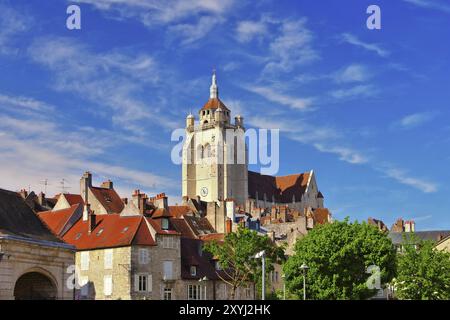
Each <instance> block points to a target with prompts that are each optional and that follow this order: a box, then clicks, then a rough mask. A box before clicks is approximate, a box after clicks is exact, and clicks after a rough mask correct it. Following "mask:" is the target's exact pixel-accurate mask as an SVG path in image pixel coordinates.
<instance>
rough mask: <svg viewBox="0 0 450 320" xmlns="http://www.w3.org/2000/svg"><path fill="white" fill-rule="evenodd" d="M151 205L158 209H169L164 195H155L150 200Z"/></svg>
mask: <svg viewBox="0 0 450 320" xmlns="http://www.w3.org/2000/svg"><path fill="white" fill-rule="evenodd" d="M152 202H153V205H154V206H155V207H157V208H160V209H166V210H168V209H169V204H168V201H167V196H166V194H165V193H160V194H157V195H156V197H154V198H152Z"/></svg>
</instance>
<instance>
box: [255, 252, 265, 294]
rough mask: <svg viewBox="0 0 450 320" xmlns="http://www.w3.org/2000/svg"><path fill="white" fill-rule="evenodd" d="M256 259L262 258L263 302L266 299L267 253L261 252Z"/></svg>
mask: <svg viewBox="0 0 450 320" xmlns="http://www.w3.org/2000/svg"><path fill="white" fill-rule="evenodd" d="M255 258H256V259H259V258H261V261H262V289H261V300H265V299H266V279H265V278H266V252H265V251H264V250H263V251H260V252H258V253H257V254H256V255H255Z"/></svg>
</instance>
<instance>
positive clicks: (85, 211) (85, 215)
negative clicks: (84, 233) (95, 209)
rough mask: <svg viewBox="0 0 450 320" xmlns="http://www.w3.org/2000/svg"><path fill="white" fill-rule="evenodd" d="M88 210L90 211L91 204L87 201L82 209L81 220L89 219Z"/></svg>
mask: <svg viewBox="0 0 450 320" xmlns="http://www.w3.org/2000/svg"><path fill="white" fill-rule="evenodd" d="M90 212H91V205H90V204H89V203H85V205H84V209H83V221H87V220H88V219H89V214H90Z"/></svg>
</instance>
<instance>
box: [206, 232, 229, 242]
mask: <svg viewBox="0 0 450 320" xmlns="http://www.w3.org/2000/svg"><path fill="white" fill-rule="evenodd" d="M224 238H225V234H223V233H210V234H205V235H201V236H200V239H202V240H203V241H223V240H224Z"/></svg>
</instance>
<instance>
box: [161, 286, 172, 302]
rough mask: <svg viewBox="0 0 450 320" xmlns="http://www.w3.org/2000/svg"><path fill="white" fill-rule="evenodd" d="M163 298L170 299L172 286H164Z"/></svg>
mask: <svg viewBox="0 0 450 320" xmlns="http://www.w3.org/2000/svg"><path fill="white" fill-rule="evenodd" d="M163 299H164V300H172V288H164V297H163Z"/></svg>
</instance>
